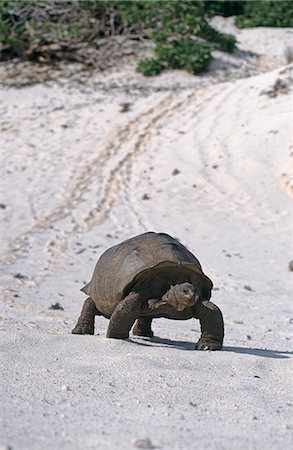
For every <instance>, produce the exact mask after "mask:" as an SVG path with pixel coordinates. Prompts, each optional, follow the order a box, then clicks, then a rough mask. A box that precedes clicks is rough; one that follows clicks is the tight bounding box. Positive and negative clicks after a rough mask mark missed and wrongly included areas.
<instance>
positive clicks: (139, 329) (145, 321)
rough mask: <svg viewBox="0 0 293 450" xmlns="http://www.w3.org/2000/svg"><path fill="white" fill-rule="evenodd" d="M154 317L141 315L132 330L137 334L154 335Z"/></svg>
mask: <svg viewBox="0 0 293 450" xmlns="http://www.w3.org/2000/svg"><path fill="white" fill-rule="evenodd" d="M152 320H153V319H152V317H140V318H139V319H137V321H136V324H135V325H134V328H133V330H132V332H133V334H134V335H136V336H145V337H150V338H152V337H153V336H154V333H153V330H152Z"/></svg>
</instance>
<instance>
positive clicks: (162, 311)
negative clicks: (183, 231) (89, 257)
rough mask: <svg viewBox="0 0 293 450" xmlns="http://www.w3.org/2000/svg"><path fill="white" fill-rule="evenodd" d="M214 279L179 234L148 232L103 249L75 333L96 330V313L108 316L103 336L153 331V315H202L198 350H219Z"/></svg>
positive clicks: (219, 322)
mask: <svg viewBox="0 0 293 450" xmlns="http://www.w3.org/2000/svg"><path fill="white" fill-rule="evenodd" d="M212 287H213V284H212V281H211V280H210V279H209V278H208V277H207V276H206V275H205V274H204V273H203V271H202V268H201V265H200V263H199V261H198V260H197V259H196V257H195V256H194V255H193V254H192V253H191V252H190V251H189V250H187V249H186V248H185V247H184V246H183V245H182V244H181V243H180V242H179V241H178V240H177V239H174V238H173V237H171V236H169V235H168V234H165V233H154V232H148V233H144V234H141V235H139V236H135V237H133V238H131V239H128V240H126V241H124V242H122V243H120V244H118V245H115V246H114V247H111V248H109V249H108V250H106V251H105V252H104V253H103V254H102V256H101V257H100V259H99V260H98V262H97V264H96V267H95V270H94V273H93V277H92V279H91V281H90V282H89V283H88V284H87V285H86V286H84V287H83V288H82V289H81V290H82V291H83V292H85V293H86V294H87V295H88V298H87V299H86V300H85V302H84V305H83V308H82V311H81V315H80V317H79V319H78V322H77V324H76V326H75V328H74V329H73V330H72V333H73V334H94V320H95V316H96V315H102V316H104V317H107V318H108V319H110V322H109V326H108V331H107V337H109V338H118V339H126V338H128V337H129V332H130V330H131V327H132V326H133V324H134V322H135V321H136V324H135V326H134V328H133V334H134V335H138V336H147V337H153V331H152V329H151V322H152V320H153V319H154V318H158V317H165V318H168V319H176V320H186V319H190V318H192V317H195V318H197V319H199V320H200V325H201V337H200V339H199V341H198V342H197V344H196V347H195V348H196V349H197V350H220V349H221V348H222V343H223V337H224V324H223V317H222V313H221V311H220V309H219V308H218V307H217V306H216V305H214V304H213V303H212V302H210V297H211V291H212Z"/></svg>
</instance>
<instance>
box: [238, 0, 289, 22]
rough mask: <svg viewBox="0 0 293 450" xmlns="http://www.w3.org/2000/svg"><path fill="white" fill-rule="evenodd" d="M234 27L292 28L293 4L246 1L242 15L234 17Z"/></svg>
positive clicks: (264, 0) (262, 0)
mask: <svg viewBox="0 0 293 450" xmlns="http://www.w3.org/2000/svg"><path fill="white" fill-rule="evenodd" d="M235 23H236V25H237V26H238V27H239V28H245V27H293V2H292V1H270V0H259V1H257V2H251V1H247V2H245V5H244V12H243V15H240V16H238V17H236V21H235Z"/></svg>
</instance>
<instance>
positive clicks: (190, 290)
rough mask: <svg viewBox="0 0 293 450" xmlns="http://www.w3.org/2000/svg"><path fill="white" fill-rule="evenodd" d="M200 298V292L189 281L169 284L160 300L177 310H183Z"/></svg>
mask: <svg viewBox="0 0 293 450" xmlns="http://www.w3.org/2000/svg"><path fill="white" fill-rule="evenodd" d="M199 299H200V292H199V290H198V289H196V288H194V286H193V285H192V284H190V283H179V284H175V286H171V287H170V289H169V290H168V291H167V292H166V294H164V295H163V297H162V300H163V301H164V302H166V303H168V304H169V305H171V306H173V308H175V309H177V311H183V310H184V309H185V308H189V307H191V306H193V305H195V303H197V302H198V301H199Z"/></svg>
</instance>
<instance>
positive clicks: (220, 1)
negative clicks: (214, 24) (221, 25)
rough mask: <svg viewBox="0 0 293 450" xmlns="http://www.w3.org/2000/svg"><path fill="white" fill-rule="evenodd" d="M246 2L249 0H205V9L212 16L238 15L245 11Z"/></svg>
mask: <svg viewBox="0 0 293 450" xmlns="http://www.w3.org/2000/svg"><path fill="white" fill-rule="evenodd" d="M245 3H247V2H246V1H244V0H241V1H231V0H228V1H227V0H208V1H206V0H205V1H204V10H205V12H206V13H207V14H208V15H209V16H210V17H213V16H215V15H219V16H224V17H229V16H238V15H239V14H242V13H243V11H244V6H245Z"/></svg>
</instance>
